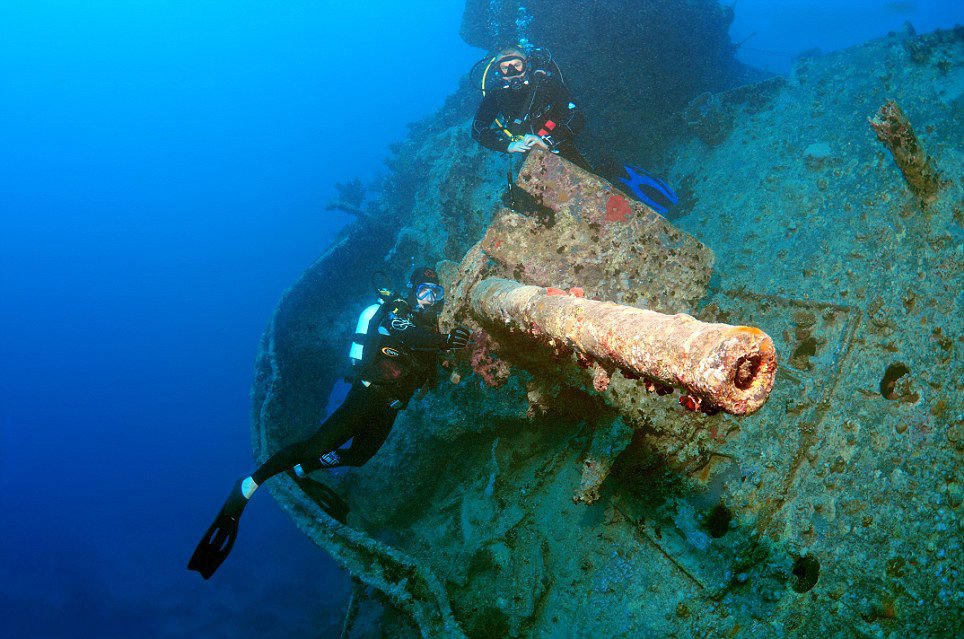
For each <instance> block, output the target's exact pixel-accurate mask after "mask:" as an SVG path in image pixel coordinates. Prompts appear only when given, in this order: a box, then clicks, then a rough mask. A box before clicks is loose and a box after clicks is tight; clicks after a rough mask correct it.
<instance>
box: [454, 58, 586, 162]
mask: <svg viewBox="0 0 964 639" xmlns="http://www.w3.org/2000/svg"><path fill="white" fill-rule="evenodd" d="M543 62H546V61H544V60H540V59H538V57H537V56H527V55H526V54H525V53H524V52H523V51H522V50H521V49H518V48H515V47H510V48H507V49H503V50H502V51H500V52H499V53H497V54H496V55H495V57H494V58H493V59H492V61H491V62H490V63H489V67H487V72H488V70H489V69H491V72H493V73H495V74H497V77H498V78H499V79H500V80H501V85H499V86H496V87H495V88H492V89H484V91H483V93H484V95H483V98H482V102H481V104H479V108H478V110H477V111H476V113H475V120H474V121H473V122H472V138H473V139H475V140H476V141H477V142H478V143H479V144H481V145H482V146H484V147H486V148H489V149H492V150H493V151H502V152H505V153H526V152H528V151H529V150H531V149H532V148H534V147H541V148H544V149H547V150H549V151H552V152H553V153H558V154H559V155H561V156H562V157H564V158H566V159H567V160H569V161H570V162H572V163H574V164H576V165H577V166H579V167H581V168H584V169H586V170H592V169H591V167H590V166H589V163H588V162H587V161H586V159H585V158H584V157H583V156H582V154H581V153H580V152H579V149H577V148H576V145H575V143H574V142H573V138H574V137H575V135H576V134H577V133H578V132H579V130H580V129H582V127H583V125H585V123H586V118H585V116H584V115H583V114H582V112H581V111H580V110H579V109H578V108H577V107H576V103H575V102H574V101H573V100H572V96H571V95H570V94H569V88H568V87H567V86H566V84H565V82H564V81H563V79H562V74H561V73H560V72H559V69H558V67H557V66H556V65H555V63H551V64H543ZM550 62H551V60H550ZM484 82H485V80H483V83H484ZM493 124H495V125H496V126H495V127H493V126H492V125H493Z"/></svg>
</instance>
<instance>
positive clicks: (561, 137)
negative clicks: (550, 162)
mask: <svg viewBox="0 0 964 639" xmlns="http://www.w3.org/2000/svg"><path fill="white" fill-rule="evenodd" d="M549 99H550V100H551V101H552V109H551V110H550V111H549V119H550V120H552V121H553V122H555V123H556V126H555V128H554V129H553V130H552V133H551V135H552V138H553V139H554V140H555V142H556V144H558V143H559V142H563V141H571V140H572V139H573V138H574V137H575V136H576V134H577V133H579V131H581V130H582V128H583V127H584V126H586V116H585V115H583V112H582V110H581V109H579V107H577V106H576V103H575V102H574V101H573V99H572V95H570V93H569V89H568V88H566V85H564V84H563V83H562V82H561V81H559V80H558V79H557V78H552V79H551V80H550V83H549Z"/></svg>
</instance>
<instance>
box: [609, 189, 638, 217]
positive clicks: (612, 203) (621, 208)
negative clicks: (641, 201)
mask: <svg viewBox="0 0 964 639" xmlns="http://www.w3.org/2000/svg"><path fill="white" fill-rule="evenodd" d="M632 216H633V208H632V207H631V206H629V202H627V201H626V198H624V197H623V196H621V195H610V196H609V201H608V202H606V221H607V222H623V223H625V222H628V221H629V219H630V218H631V217H632Z"/></svg>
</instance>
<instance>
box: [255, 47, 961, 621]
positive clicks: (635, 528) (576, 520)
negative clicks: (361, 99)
mask: <svg viewBox="0 0 964 639" xmlns="http://www.w3.org/2000/svg"><path fill="white" fill-rule="evenodd" d="M962 54H964V35H962V33H961V32H960V30H958V31H946V32H937V33H935V34H929V35H923V36H917V35H913V34H893V35H891V36H888V37H886V38H884V39H881V40H877V41H874V42H871V43H868V44H866V45H863V46H859V47H856V48H853V49H849V50H846V51H842V52H838V53H834V54H831V55H827V56H823V57H813V58H807V59H805V60H802V61H801V62H800V63H798V65H797V67H796V69H795V71H794V73H793V74H792V76H790V77H789V78H779V79H775V80H766V81H762V82H757V83H755V84H748V85H743V86H727V87H723V88H724V89H725V90H724V91H712V90H709V89H708V90H707V91H705V92H703V93H700V94H698V95H696V96H692V97H693V100H692V101H691V102H690V108H689V109H688V110H681V115H680V116H679V117H680V122H681V123H682V124H681V125H680V126H681V130H680V133H679V135H677V136H675V137H674V138H673V139H672V140H669V141H666V142H665V150H664V151H663V152H662V153H661V156H662V157H663V158H664V161H665V167H664V168H665V171H664V175H665V176H667V178H668V180H669V182H670V183H672V184H675V185H679V188H678V191H679V193H680V195H681V198H680V204H679V205H678V206H677V207H676V208H674V209H673V210H671V211H670V212H669V213H668V218H669V220H668V221H667V220H665V219H663V218H661V217H659V216H656V217H657V218H659V220H658V228H661V229H663V230H662V231H661V232H657V231H654V230H653V229H656V228H657V227H656V226H651V225H650V226H647V225H645V224H643V222H641V221H639V222H637V220H645V219H646V215H656V214H655V213H653V212H651V211H648V209H646V210H645V211H642V212H637V211H636V210H635V209H633V210H627V212H623V213H621V214H620V215H617V216H615V220H616V221H626V220H630V221H631V222H632V223H633V224H638V225H639V228H637V227H634V226H627V227H625V228H624V227H622V226H620V227H618V228H619V230H618V233H617V232H616V231H607V229H608V228H609V227H607V226H606V225H605V224H602V225H601V226H599V227H598V228H597V229H593V228H592V224H593V223H594V222H593V219H592V218H591V216H589V215H588V214H586V216H585V219H584V220H583V221H584V222H585V226H579V224H577V222H576V221H570V222H560V223H559V224H558V225H557V226H556V227H554V231H553V232H554V233H557V235H556V236H554V237H555V239H554V240H553V241H554V242H555V244H552V243H550V242H549V240H548V239H546V238H545V237H542V236H539V235H538V234H539V233H542V231H541V230H540V228H541V227H545V226H546V225H545V224H544V221H542V222H540V220H539V218H538V216H534V215H532V211H527V210H525V208H524V207H516V208H517V209H520V210H513V208H512V206H511V205H510V206H508V207H507V206H506V205H505V202H504V201H503V199H502V194H503V192H504V191H505V188H506V176H505V170H506V165H505V160H504V159H503V158H500V157H498V156H495V155H494V154H491V153H489V152H487V151H485V150H484V149H480V148H476V147H474V146H472V145H467V144H465V143H464V142H462V141H464V140H465V139H467V137H468V122H467V120H466V119H463V118H460V117H459V114H462V115H464V112H463V111H461V110H460V108H459V98H458V96H456V97H455V98H453V101H452V102H451V103H450V104H449V105H448V107H447V110H446V111H445V112H444V113H443V114H440V116H439V118H438V119H437V121H436V123H435V124H434V125H428V126H425V127H422V128H418V127H416V128H415V129H413V133H412V137H411V138H410V139H409V140H408V141H406V142H405V143H404V145H403V150H404V151H405V152H404V153H402V154H400V155H399V156H398V157H397V159H396V160H395V164H394V165H393V166H391V168H392V171H393V172H392V174H391V176H390V177H389V178H388V182H387V185H386V186H385V190H384V194H385V202H387V203H388V204H385V206H390V207H394V209H393V210H394V211H396V212H398V211H404V215H399V216H398V219H400V220H402V222H401V223H399V222H398V221H397V220H396V221H395V222H384V223H383V225H382V226H376V227H374V228H371V229H366V231H368V232H365V233H359V234H358V235H357V236H353V235H352V234H351V233H348V234H346V235H345V236H344V237H343V238H342V240H341V242H340V243H339V244H337V245H336V246H334V247H333V248H332V249H331V250H330V251H329V252H328V253H327V254H326V255H324V256H322V257H321V258H320V259H319V261H318V262H317V263H315V264H314V265H312V266H311V267H310V268H309V269H308V270H307V271H306V273H305V275H304V276H303V277H302V279H301V280H299V281H298V282H296V283H295V284H294V285H293V287H292V288H291V289H290V290H289V292H288V293H287V294H286V296H285V297H284V299H283V300H282V301H281V303H280V304H279V307H278V311H277V313H276V315H275V317H274V319H273V321H272V323H271V325H270V326H269V328H268V330H267V331H266V334H265V337H264V341H263V348H262V353H261V356H260V358H259V375H258V378H257V380H256V382H255V387H254V389H253V408H254V429H253V440H254V446H255V450H256V452H257V454H258V457H259V458H260V459H264V458H265V457H266V456H267V455H268V454H270V453H271V452H272V451H274V450H276V449H278V448H279V447H281V446H283V445H285V444H286V443H289V442H290V441H292V440H293V439H295V438H298V437H304V436H305V435H307V434H308V433H310V432H311V431H312V430H313V429H314V428H315V427H316V424H317V420H318V419H319V417H320V416H321V413H322V411H323V409H324V402H325V399H326V398H327V389H328V388H330V386H331V384H332V382H333V381H334V380H335V379H336V378H337V377H338V376H339V374H340V372H341V371H340V370H339V369H338V368H337V366H335V365H334V364H333V363H332V362H336V361H340V358H343V357H344V353H347V347H346V345H347V344H348V343H349V341H350V330H351V328H352V327H353V326H354V315H356V314H357V312H358V310H360V309H361V308H363V307H364V306H365V305H366V304H367V303H369V300H370V298H371V292H370V290H369V285H368V273H369V271H370V270H372V269H374V268H379V267H384V265H385V264H386V263H385V261H384V258H385V256H386V255H389V256H390V263H391V259H394V258H393V257H391V256H395V255H402V256H406V257H407V256H409V255H414V256H416V258H417V259H418V260H422V261H429V260H430V261H440V272H441V273H442V274H443V279H445V278H448V279H447V280H446V281H447V284H448V285H449V287H450V290H457V288H458V283H459V282H461V281H462V280H461V279H459V275H457V273H462V274H463V275H464V273H466V272H467V271H466V269H467V268H470V269H471V268H477V270H478V272H482V270H483V269H501V271H499V274H500V275H502V276H509V277H513V278H514V279H517V280H521V281H524V282H525V283H534V284H537V285H539V286H552V287H558V288H560V289H569V288H571V287H584V288H585V289H586V290H585V293H586V294H587V295H589V296H598V297H600V298H603V299H608V298H612V297H618V298H619V299H618V300H614V301H620V302H624V303H627V304H637V305H639V306H646V305H647V302H649V303H652V304H656V305H658V304H664V305H665V310H666V311H668V312H685V313H688V314H690V315H693V316H694V317H697V318H698V319H701V320H704V321H707V322H724V323H730V324H747V325H750V326H755V327H758V328H760V329H762V330H763V331H765V332H766V333H767V334H768V335H770V336H771V337H772V339H773V341H774V344H775V346H776V349H777V353H778V360H779V369H778V371H777V375H776V381H775V383H774V386H773V390H772V393H771V395H770V397H769V400H768V402H767V403H766V404H765V405H764V406H763V408H761V409H760V410H759V411H758V412H756V413H754V414H752V415H749V416H745V417H737V416H733V415H727V414H724V413H717V414H704V413H700V412H689V411H686V410H684V409H683V408H682V407H681V406H680V405H679V403H678V401H677V399H678V394H669V395H661V394H658V393H651V392H647V390H646V388H645V387H644V383H643V382H642V381H639V380H629V379H618V380H617V379H616V378H617V376H618V374H614V375H613V383H612V384H594V383H593V381H594V379H593V377H592V376H593V374H594V373H593V372H592V369H589V370H586V371H583V372H581V373H580V372H578V370H577V369H576V368H572V370H575V371H576V372H575V373H571V374H570V373H566V372H565V371H567V370H569V368H567V367H568V366H569V365H570V363H571V362H568V360H567V361H566V362H565V363H560V362H559V361H553V362H550V363H544V364H543V366H542V367H541V368H540V367H539V366H533V365H532V362H528V363H526V362H522V360H523V359H524V355H525V354H524V353H520V352H518V351H519V350H521V349H518V348H516V349H515V350H516V351H517V352H515V353H513V352H512V350H513V349H503V350H501V351H500V350H499V349H498V348H497V347H496V346H495V345H493V344H492V343H488V344H482V345H481V346H479V348H476V349H475V350H474V351H473V353H474V354H475V357H474V358H470V357H469V356H468V355H466V356H465V357H462V358H461V359H458V360H456V361H455V362H453V363H452V366H453V368H452V371H454V372H455V373H456V374H455V375H453V376H452V377H451V379H443V380H442V381H441V382H440V384H439V386H438V387H437V388H436V389H434V390H433V391H431V392H429V393H428V394H426V395H425V396H423V397H421V398H420V399H418V400H417V401H415V402H413V403H412V405H411V406H410V408H409V409H408V410H407V411H405V412H404V413H402V414H401V415H400V417H399V420H398V422H397V424H396V426H395V429H394V431H393V433H392V435H391V436H390V438H389V439H388V441H387V443H386V444H385V446H384V447H383V448H382V450H381V451H379V453H378V454H377V455H376V456H375V457H374V458H373V459H372V460H371V462H369V463H368V464H367V465H366V466H364V467H363V468H359V469H353V470H352V471H351V472H349V473H348V474H343V475H339V476H329V475H324V474H319V475H317V476H316V477H315V478H314V479H315V480H316V481H320V482H324V483H326V484H329V485H331V486H332V487H334V488H335V489H336V490H337V491H338V492H339V493H340V494H341V495H343V496H344V498H345V499H346V500H347V501H348V502H349V503H350V504H351V513H350V514H349V516H348V520H347V524H346V525H342V524H339V523H337V522H335V521H334V520H332V519H331V518H329V517H327V516H326V515H325V514H324V513H323V511H321V509H319V508H318V506H317V505H316V504H315V503H314V502H313V500H312V498H311V494H310V492H311V491H310V490H309V489H306V488H305V487H304V486H299V485H296V484H295V483H294V482H292V481H290V480H289V479H287V478H284V479H281V480H278V484H277V485H276V486H274V487H273V488H272V489H273V490H274V491H275V496H276V497H277V498H278V499H279V501H280V502H281V503H282V504H283V505H284V506H285V508H286V509H287V510H288V511H289V512H290V513H291V516H292V517H293V519H294V520H295V521H296V523H297V524H298V525H299V527H301V528H302V530H304V531H305V533H306V534H308V535H309V536H311V537H312V538H313V539H314V540H315V541H316V542H317V543H318V544H319V545H320V546H321V547H322V548H324V549H325V550H327V551H328V552H330V553H331V554H332V555H333V556H334V557H335V558H336V560H338V561H339V563H341V564H342V565H343V566H344V567H345V568H346V569H347V570H349V571H350V572H351V574H352V576H353V577H354V578H355V579H356V585H355V589H354V595H353V597H352V602H351V605H350V606H349V611H348V612H349V614H348V616H347V618H346V624H345V636H350V637H356V636H357V637H361V636H385V637H406V636H412V637H414V636H426V637H463V636H465V637H783V636H798V637H955V636H961V635H962V634H964V617H962V615H961V612H962V607H964V598H962V597H964V595H962V592H961V582H960V574H959V571H960V566H961V563H962V562H961V558H962V555H961V547H960V546H961V539H962V535H961V522H962V518H961V502H962V499H964V492H962V485H961V482H962V478H961V463H960V460H961V453H962V450H964V422H962V411H964V402H962V397H964V395H962V388H961V386H962V383H964V374H962V373H964V367H962V354H961V348H962V343H961V341H962V332H961V326H962V319H961V318H962V309H961V291H962V286H961V284H962V259H964V258H962V233H961V224H962V218H964V211H962V190H961V184H960V178H961V174H962V171H961V169H962V162H964V149H962V145H961V141H962V139H964V122H962V118H964V108H962V107H964V99H962V97H964V55H962ZM731 75H732V74H731ZM730 84H733V83H732V82H731V83H730ZM888 100H893V101H895V102H896V103H897V104H899V105H900V107H901V109H902V111H903V113H904V114H905V116H906V118H907V119H908V120H909V121H910V123H912V125H913V130H914V134H915V136H916V140H917V141H918V143H919V144H920V146H921V148H922V149H923V150H924V152H926V154H927V158H928V161H929V162H931V163H932V164H928V166H932V167H933V169H934V170H935V171H936V175H937V177H936V178H935V179H936V180H938V181H939V188H938V190H937V191H936V195H935V196H934V197H928V198H927V199H922V198H921V197H920V196H919V195H918V194H915V192H914V191H913V190H912V189H911V188H910V186H909V181H908V179H906V178H905V176H904V175H903V174H902V172H901V169H900V168H899V167H898V164H897V163H896V162H895V159H894V154H893V153H892V151H891V150H889V149H888V147H887V146H886V145H885V144H883V143H882V142H881V140H879V139H878V135H877V133H876V132H875V129H874V128H873V127H872V126H871V123H870V122H869V120H870V119H872V118H873V117H874V115H875V113H877V112H878V110H879V109H880V107H881V106H882V105H884V104H885V103H886V102H887V101H888ZM439 148H443V149H446V150H445V152H443V153H441V154H439V153H438V152H430V151H429V150H430V149H439ZM587 155H590V156H593V155H594V148H593V146H592V145H591V144H589V145H587ZM600 156H601V154H599V153H596V155H595V157H593V158H592V159H594V160H598V159H599V158H600ZM527 166H528V165H527ZM515 168H516V169H518V167H515ZM413 175H417V176H418V180H414V178H413V177H412V176H413ZM526 175H527V174H526V172H525V169H523V174H522V176H521V177H520V178H519V180H520V183H522V182H524V181H525V179H529V178H527V177H526ZM530 178H531V176H530ZM531 179H535V180H539V179H542V178H540V177H538V176H536V177H535V178H531ZM549 184H550V185H551V184H553V183H549ZM593 184H597V183H593ZM598 184H601V182H600V183H598ZM593 188H597V186H593ZM598 188H608V187H607V186H606V185H604V184H603V185H602V186H598ZM586 192H588V191H586ZM593 192H594V191H593ZM586 197H589V196H586ZM567 201H568V195H567V196H566V197H565V198H562V202H561V203H559V202H556V203H555V205H556V206H563V207H564V206H565V205H566V202H567ZM581 206H582V208H580V210H581V211H588V210H589V208H588V207H589V205H588V204H586V205H584V206H583V205H581ZM634 206H635V205H634ZM640 207H641V209H645V208H646V207H642V206H641V205H640ZM609 221H610V222H613V221H614V219H610V220H609ZM490 224H491V226H490ZM566 224H569V226H566ZM580 224H581V222H580ZM662 225H665V227H663V226H662ZM529 226H531V227H532V228H528V227H529ZM510 227H511V228H510ZM520 228H522V229H523V232H525V233H528V235H527V236H526V237H531V238H534V239H533V240H532V243H531V246H530V245H523V244H519V243H515V244H512V245H511V246H507V247H506V248H504V249H503V248H498V249H496V248H495V247H496V242H498V241H499V238H501V237H503V236H504V237H507V238H511V237H518V236H513V235H511V233H517V232H519V231H518V229H520ZM612 228H616V227H612ZM627 229H628V230H627ZM428 230H432V231H434V232H432V233H425V232H419V231H428ZM594 231H598V233H594ZM607 232H609V233H610V235H611V236H613V237H615V236H616V235H618V234H619V233H622V234H628V235H625V236H619V237H622V238H623V239H621V240H619V241H616V240H613V241H612V242H610V243H608V244H606V241H607V239H606V238H607V237H609V236H607V235H606V233H607ZM634 233H635V234H636V235H632V234H634ZM654 233H655V234H654ZM500 234H503V235H500ZM599 236H602V244H601V243H600V237H599ZM626 237H628V238H629V241H626V240H625V238H626ZM426 238H429V239H426ZM540 238H541V239H540ZM560 238H562V239H560ZM652 238H662V239H659V240H654V239H652ZM666 238H671V239H670V240H667V239H666ZM487 243H488V244H487ZM499 246H500V247H501V244H500V245H499ZM553 246H554V247H555V248H556V250H550V249H551V248H552V247H553ZM640 246H642V247H644V248H645V255H643V256H637V255H635V254H634V252H636V251H639V247H640ZM487 247H488V248H487ZM601 247H602V248H601ZM680 247H683V248H680ZM529 249H531V250H529ZM486 250H488V253H486ZM600 251H605V254H604V255H603V256H602V257H600V256H599V252H600ZM673 251H676V252H675V253H673ZM674 255H675V258H673V257H672V256H674ZM668 256H669V257H668ZM673 259H675V260H676V261H673ZM446 260H447V262H446ZM500 260H501V262H500ZM549 264H552V265H555V266H554V267H553V268H548V267H547V265H549ZM660 264H663V265H664V266H666V265H673V268H669V267H666V268H660ZM459 265H460V266H459ZM473 265H474V266H473ZM614 265H618V266H619V268H616V267H615V266H614ZM676 266H679V268H676ZM460 268H461V271H460V270H459V269H460ZM634 269H635V270H634ZM710 274H712V277H710ZM334 278H338V279H339V282H340V283H341V284H342V286H339V287H338V290H339V295H340V296H341V297H340V298H339V299H338V300H336V301H337V303H335V304H333V303H332V300H331V299H330V298H327V297H326V295H327V291H330V290H331V287H330V286H327V283H328V282H331V281H332V280H333V279H334ZM463 279H464V278H463ZM557 280H560V281H557ZM561 280H564V281H561ZM322 291H326V292H325V293H324V294H323V293H322ZM674 293H677V294H676V295H675V296H674ZM452 303H453V304H454V302H452ZM450 319H451V320H452V321H454V320H455V319H458V318H450ZM319 326H329V327H330V326H343V327H345V330H344V331H343V332H342V333H339V332H338V331H337V330H334V331H332V330H328V331H326V332H322V331H320V330H318V327H319ZM494 339H495V342H496V343H497V341H498V336H496V337H495V338H494ZM610 372H611V371H607V372H606V373H607V375H608V374H609V373H610Z"/></svg>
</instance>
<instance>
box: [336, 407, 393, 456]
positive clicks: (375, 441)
mask: <svg viewBox="0 0 964 639" xmlns="http://www.w3.org/2000/svg"><path fill="white" fill-rule="evenodd" d="M397 416H398V411H396V410H395V409H393V408H389V407H387V406H381V405H379V406H377V407H376V408H375V410H372V411H371V414H370V415H369V418H368V420H367V421H366V423H365V424H363V425H362V427H361V429H360V432H358V433H357V434H356V435H355V438H354V439H353V440H352V442H351V446H350V447H349V448H348V449H347V450H339V451H336V454H337V456H338V465H340V466H362V465H364V464H365V462H367V461H368V460H369V459H371V458H372V457H374V455H375V453H377V452H378V449H379V448H381V447H382V444H384V443H385V440H386V439H388V434H389V433H390V432H392V426H393V425H394V424H395V418H396V417H397Z"/></svg>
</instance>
